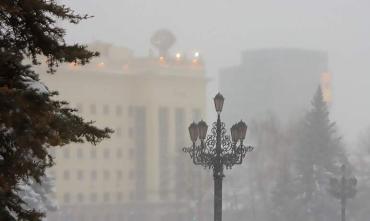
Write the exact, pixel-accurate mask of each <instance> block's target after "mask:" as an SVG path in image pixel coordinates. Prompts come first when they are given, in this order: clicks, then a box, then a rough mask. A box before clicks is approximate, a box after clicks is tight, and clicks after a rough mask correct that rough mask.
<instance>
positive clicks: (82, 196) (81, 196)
mask: <svg viewBox="0 0 370 221" xmlns="http://www.w3.org/2000/svg"><path fill="white" fill-rule="evenodd" d="M84 198H85V197H84V195H83V194H82V193H78V194H77V201H78V202H80V203H83V201H84V200H85V199H84Z"/></svg>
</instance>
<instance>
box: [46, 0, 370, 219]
mask: <svg viewBox="0 0 370 221" xmlns="http://www.w3.org/2000/svg"><path fill="white" fill-rule="evenodd" d="M61 2H63V3H64V4H66V5H67V6H68V7H70V8H72V9H74V10H75V11H76V12H78V13H83V14H85V13H86V14H89V15H92V16H94V17H92V18H90V19H88V20H86V21H82V22H81V23H80V24H78V25H70V24H68V25H67V24H64V23H62V25H64V27H65V28H66V30H67V36H66V39H67V42H68V43H83V44H87V45H88V46H89V48H90V49H92V50H98V51H99V50H100V52H101V57H100V58H96V59H95V60H93V61H92V63H91V64H89V65H90V66H89V65H88V66H87V67H86V69H83V68H84V67H75V66H73V65H74V64H69V65H70V66H61V71H60V72H61V73H56V74H55V75H51V76H50V75H45V76H43V77H42V79H43V80H44V81H45V82H46V84H47V86H49V87H50V89H56V90H58V91H60V97H62V98H63V99H65V100H67V101H70V102H71V105H72V106H74V107H76V108H77V109H78V110H79V112H80V113H81V115H82V116H84V117H85V118H86V119H88V120H93V121H94V120H96V122H97V124H98V125H99V126H109V127H112V129H113V130H115V134H113V135H112V140H111V141H109V140H108V141H104V142H103V143H102V144H101V145H99V146H98V147H96V148H97V159H99V154H100V153H101V157H102V158H101V159H99V160H100V161H99V160H98V161H97V163H94V162H95V161H92V160H91V159H89V158H88V157H89V156H90V155H91V156H92V155H94V154H92V153H91V154H90V152H84V153H83V154H82V152H81V153H79V152H76V151H75V150H74V149H73V145H68V147H67V148H69V151H64V152H62V151H61V150H58V151H59V152H58V151H57V153H56V159H57V161H56V163H57V164H56V169H55V171H52V173H53V175H55V176H56V186H57V188H56V195H55V196H56V198H57V199H58V200H59V202H58V203H59V204H60V210H59V211H57V212H54V214H53V216H52V217H54V218H55V220H89V219H90V218H89V217H90V216H89V214H88V213H89V212H87V213H86V212H84V211H94V212H96V211H98V210H101V211H102V212H101V214H100V215H99V217H97V218H95V220H103V219H105V220H106V221H109V220H127V221H129V220H130V221H131V220H135V221H144V220H150V219H153V220H155V221H157V220H158V221H160V220H178V221H185V220H186V221H205V220H211V219H213V181H214V180H213V175H212V169H205V168H203V167H202V166H195V165H193V161H192V159H191V158H190V156H189V154H187V153H183V152H182V148H183V147H185V146H186V147H190V146H191V141H190V138H188V125H190V123H191V122H192V121H196V122H198V121H200V120H201V119H204V120H205V121H206V122H207V124H208V133H211V129H212V126H213V125H212V122H214V121H216V120H217V114H216V112H215V110H214V104H213V97H214V96H215V95H216V93H218V92H220V93H221V94H223V95H224V96H225V102H224V110H223V112H222V114H221V120H223V121H225V123H226V131H227V134H229V133H230V132H229V128H230V127H231V126H232V124H233V123H234V122H238V121H240V120H244V121H245V122H246V124H247V125H248V130H247V135H246V139H245V140H244V145H246V146H248V145H253V146H254V147H255V148H254V150H253V151H252V152H248V153H247V155H246V158H245V159H244V160H243V163H242V165H235V166H234V167H233V168H232V170H231V171H230V170H226V168H225V171H224V173H225V177H224V179H223V181H224V183H223V184H224V187H223V199H224V204H223V212H224V215H223V219H224V220H230V221H234V220H235V221H237V220H238V221H239V220H257V221H262V220H263V221H267V220H274V221H275V220H281V221H283V220H284V221H295V220H302V221H305V220H307V221H309V220H339V219H340V216H341V201H340V200H338V199H337V198H338V194H339V193H336V192H335V190H333V188H334V189H335V188H336V187H338V185H339V184H338V182H341V177H342V175H343V174H344V175H345V177H346V179H348V182H349V183H351V182H352V184H353V179H352V178H353V177H356V181H357V183H355V184H354V186H355V187H354V188H355V189H356V190H357V194H356V195H355V196H352V195H351V194H350V193H348V194H349V195H351V197H349V195H348V199H346V200H347V201H346V209H347V213H346V217H347V220H350V221H362V220H365V219H366V217H369V215H370V212H369V211H370V207H369V206H368V205H369V203H370V176H369V171H370V140H369V137H370V129H369V128H370V115H369V112H370V99H369V98H368V96H369V95H370V75H369V74H370V62H369V61H370V26H369V21H370V13H369V12H368V11H369V8H370V1H367V0H354V1H345V0H330V1H319V0H312V1H297V0H280V1H276V0H258V1H257V0H254V1H251V0H248V1H246V0H187V1H185V0H104V1H102V0H63V1H61ZM160 29H166V30H169V31H170V32H171V33H172V34H173V36H175V38H176V41H175V43H174V45H173V46H172V47H170V49H169V51H168V54H166V55H162V54H158V51H157V49H156V48H155V47H154V46H153V44H152V43H153V41H152V42H151V38H152V36H153V34H154V33H156V31H157V30H160ZM162 37H163V36H162ZM165 37H166V36H165ZM167 37H168V36H167ZM115 55H117V56H115ZM167 56H168V57H167ZM151 59H152V60H151ZM153 61H155V62H157V63H158V64H159V67H157V66H155V65H157V63H155V64H154V63H150V62H153ZM166 62H168V63H166ZM176 62H177V63H176ZM181 62H184V63H181ZM167 64H168V66H166V65H167ZM179 64H181V65H184V66H181V65H180V66H177V65H179ZM161 65H162V66H161ZM186 65H188V66H186ZM191 65H193V66H191ZM197 65H201V67H199V66H197ZM203 65H204V66H203ZM185 66H186V67H185ZM117 67H118V68H117ZM163 67H165V68H164V71H163V70H162V69H161V68H163ZM184 67H185V68H184ZM189 67H190V69H188V68H189ZM104 68H106V69H105V70H107V71H104ZM182 68H183V69H182ZM111 69H112V71H111ZM113 69H114V70H113ZM144 69H145V70H144ZM80 70H83V71H82V72H83V73H82V72H81V73H80V72H79V71H80ZM101 70H103V71H101ZM132 70H134V71H132ZM131 71H132V72H131ZM171 71H172V72H171ZM63 72H71V73H69V74H67V75H66V76H67V77H66V76H63V74H64V73H63ZM89 72H91V75H89ZM100 72H101V73H100ZM121 72H122V73H124V75H125V78H120V74H121ZM153 73H154V74H153ZM157 73H160V74H158V76H160V77H158V78H156V74H157ZM99 74H107V77H101V75H99ZM140 74H142V75H145V77H144V78H140V77H137V79H136V78H135V76H140ZM172 74H173V76H171V77H169V78H166V77H165V76H169V75H172ZM186 74H189V76H191V77H192V79H193V80H191V79H190V78H189V79H187V78H179V79H176V75H180V77H183V75H184V76H185V75H186ZM201 74H205V77H202V76H201ZM198 75H200V76H198ZM99 76H100V77H99ZM198 78H199V80H197V81H194V79H198ZM125 79H127V81H125ZM319 86H320V87H321V90H322V91H320V90H319V89H318V88H320V87H319ZM90 92H91V93H90ZM120 93H121V94H120ZM328 93H329V94H328ZM166 95H168V98H167V96H166ZM176 96H177V99H174V97H176ZM279 96H280V97H279ZM70 98H72V99H71V100H69V99H70ZM94 102H95V103H94ZM165 104H169V106H168V107H166V106H163V105H165ZM120 105H122V106H120ZM145 105H148V106H147V107H146V106H145ZM323 106H325V108H327V109H325V108H323ZM126 107H127V108H126ZM322 108H323V109H322ZM326 111H328V114H329V115H328V118H326V117H327V115H325V114H326ZM100 112H101V114H102V115H99V113H100ZM113 113H116V115H115V116H113V117H112V115H114V114H113ZM118 113H119V114H118ZM121 114H122V116H126V115H127V116H128V117H127V119H126V118H122V119H123V120H122V122H120V121H119V120H118V119H119V117H117V116H121ZM328 119H329V120H330V121H327V120H328ZM179 122H180V123H179ZM332 123H333V124H332ZM334 124H335V125H334ZM166 125H169V126H166ZM143 131H144V132H143ZM121 134H122V135H121ZM179 134H184V137H186V138H184V137H181V136H180V135H179ZM229 138H230V137H229ZM230 139H232V138H230ZM131 140H132V142H131ZM229 142H230V143H231V141H230V140H229ZM195 143H196V145H201V144H200V142H199V140H197V142H195ZM225 143H227V141H225ZM104 145H106V146H107V147H108V146H112V145H115V146H114V148H117V147H118V146H120V147H122V150H123V152H122V151H119V150H117V152H115V151H116V150H115V149H114V150H111V151H109V150H107V151H106V149H109V148H107V147H103V149H102V151H100V152H99V150H98V149H99V147H100V146H104ZM152 145H154V146H155V148H154V147H153V148H152ZM135 148H136V149H135ZM131 149H134V150H131ZM166 151H167V152H166ZM74 154H75V155H76V154H77V156H76V159H80V160H81V166H79V165H78V164H77V167H78V168H73V165H75V163H76V162H75V161H73V162H72V163H71V164H70V165H69V163H68V162H69V161H68V160H70V159H74ZM89 154H90V155H89ZM79 155H81V156H82V155H83V157H81V156H79ZM95 155H96V153H95ZM95 155H94V156H95ZM118 155H123V156H121V159H122V161H125V162H124V163H122V164H121V163H117V162H118V161H117V162H116V161H115V160H113V157H118ZM140 156H141V157H142V158H140ZM95 157H96V156H95ZM66 159H68V160H67V161H64V160H66ZM104 159H105V161H104ZM110 159H112V160H110ZM129 159H134V160H132V161H131V160H129ZM84 160H86V161H84ZM126 161H127V162H126ZM58 164H59V165H62V166H60V167H58ZM153 165H154V166H153ZM342 165H346V169H345V171H344V169H342V170H341V166H342ZM90 166H91V167H94V168H96V167H97V169H96V171H97V172H96V171H95V173H97V174H98V175H96V174H95V175H92V176H95V177H96V176H97V177H98V178H94V179H97V180H99V179H101V177H100V173H99V171H101V172H102V177H104V179H103V180H100V181H99V182H102V183H99V182H97V184H96V186H95V183H92V184H90V183H89V185H88V187H86V188H87V189H86V193H85V192H84V191H85V190H84V188H81V186H80V187H78V188H80V189H81V190H79V191H77V193H75V192H74V193H72V192H70V193H69V192H68V191H67V190H68V189H69V188H70V187H69V186H68V187H64V186H63V185H64V184H65V183H67V182H66V177H68V178H67V179H68V180H69V181H70V180H73V179H74V177H75V176H76V175H74V174H80V175H77V176H80V177H81V176H83V175H81V174H82V173H83V171H84V170H88V169H86V168H89V167H90ZM121 166H122V167H123V169H122V170H121V169H119V167H121ZM64 167H65V168H67V169H65V168H64ZM82 167H83V169H81V168H82ZM112 168H113V169H112ZM130 168H133V169H130ZM79 169H80V170H79ZM74 170H75V171H74ZM113 170H114V171H113ZM167 170H168V171H167ZM66 171H67V172H66ZM109 171H110V172H109ZM119 171H121V172H119ZM169 171H170V172H169ZM343 171H344V172H343ZM66 173H67V175H66ZM88 173H89V174H88ZM92 173H94V172H92ZM122 173H123V175H122ZM126 173H127V174H128V175H127V176H126ZM116 174H117V177H123V178H122V179H121V181H117V182H116V181H114V182H113V180H114V179H115V176H116ZM119 174H120V175H119ZM183 174H188V175H189V174H192V175H194V177H192V178H191V179H190V178H189V177H188V176H185V175H184V176H182V175H183ZM88 176H90V172H86V175H85V178H79V179H82V180H83V179H85V181H86V180H87V178H86V177H88ZM69 177H71V178H69ZM126 178H127V179H128V181H125V179H126ZM58 179H59V181H58ZM335 179H337V180H335ZM351 179H352V180H351ZM130 180H133V181H132V182H133V183H131V181H130ZM85 181H84V182H85ZM86 182H87V181H86ZM86 182H85V183H86ZM104 182H107V184H104ZM336 182H337V183H336ZM126 184H127V185H128V186H127V187H126V186H124V185H126ZM68 185H72V186H73V185H76V186H78V185H79V184H78V183H77V182H73V183H69V184H68ZM121 185H122V188H121V187H120V186H121ZM336 185H337V186H336ZM348 185H350V184H348ZM58 186H59V189H58ZM94 188H96V189H94ZM110 188H114V191H113V190H112V191H111V190H110ZM119 188H121V189H120V190H119ZM135 188H136V189H135ZM140 188H142V190H143V192H140ZM348 188H351V187H348ZM58 191H64V192H58ZM65 191H67V192H65ZM89 191H90V192H92V195H91V194H90V192H89ZM117 191H118V192H117ZM348 191H350V190H348ZM144 192H145V193H144ZM118 193H119V194H123V195H122V197H121V198H120V200H122V199H123V200H122V202H124V203H120V202H118V198H117V194H118ZM66 194H67V195H66ZM79 194H80V195H79ZM83 194H86V196H84V195H83ZM94 194H95V195H94ZM99 194H100V195H99ZM87 195H89V196H87ZM116 198H117V201H115V199H116ZM339 198H340V197H339ZM166 199H168V200H166ZM89 200H90V201H89ZM91 201H92V202H93V203H91V204H90V202H91ZM79 202H81V203H79ZM342 203H343V202H342ZM76 208H77V209H76ZM140 211H141V212H143V214H144V215H143V214H141V213H140ZM158 211H161V212H158ZM163 211H167V212H168V213H166V212H163ZM151 214H153V217H151ZM158 214H159V215H158ZM102 217H103V218H102ZM91 219H92V218H91Z"/></svg>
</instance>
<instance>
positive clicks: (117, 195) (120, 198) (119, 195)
mask: <svg viewBox="0 0 370 221" xmlns="http://www.w3.org/2000/svg"><path fill="white" fill-rule="evenodd" d="M116 197H117V202H121V201H122V199H123V194H122V193H121V192H118V193H117V194H116Z"/></svg>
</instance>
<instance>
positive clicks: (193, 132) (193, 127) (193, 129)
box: [189, 122, 199, 143]
mask: <svg viewBox="0 0 370 221" xmlns="http://www.w3.org/2000/svg"><path fill="white" fill-rule="evenodd" d="M189 135H190V139H191V141H192V142H193V143H195V142H196V141H197V139H198V136H199V129H198V125H197V124H196V123H194V122H193V123H191V124H190V126H189Z"/></svg>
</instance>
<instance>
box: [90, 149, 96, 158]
mask: <svg viewBox="0 0 370 221" xmlns="http://www.w3.org/2000/svg"><path fill="white" fill-rule="evenodd" d="M90 156H91V158H93V159H96V147H91V150H90Z"/></svg>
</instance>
